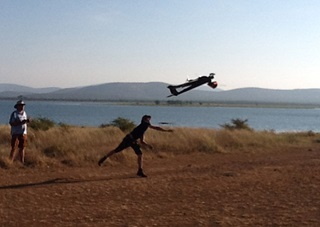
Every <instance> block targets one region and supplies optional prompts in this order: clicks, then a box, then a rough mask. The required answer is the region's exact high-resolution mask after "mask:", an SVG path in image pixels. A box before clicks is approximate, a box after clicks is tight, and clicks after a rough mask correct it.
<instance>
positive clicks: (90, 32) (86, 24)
mask: <svg viewBox="0 0 320 227" xmlns="http://www.w3.org/2000/svg"><path fill="white" fill-rule="evenodd" d="M211 72H214V73H216V80H217V81H218V82H219V84H220V85H221V88H222V89H234V88H240V87H263V88H276V89H295V88H320V1H319V0H113V1H109V0H0V83H16V84H21V85H27V86H32V87H49V86H58V87H75V86H83V85H93V84H100V83H109V82H150V81H161V82H166V83H170V84H178V83H180V82H184V81H185V80H186V79H187V78H190V79H191V78H194V77H198V76H200V75H208V74H209V73H211Z"/></svg>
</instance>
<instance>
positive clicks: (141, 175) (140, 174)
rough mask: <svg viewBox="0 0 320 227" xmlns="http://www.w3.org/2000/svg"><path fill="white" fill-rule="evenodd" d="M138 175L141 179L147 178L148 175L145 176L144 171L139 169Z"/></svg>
mask: <svg viewBox="0 0 320 227" xmlns="http://www.w3.org/2000/svg"><path fill="white" fill-rule="evenodd" d="M137 175H138V176H139V177H147V175H145V174H144V173H143V171H142V169H139V170H138V172H137Z"/></svg>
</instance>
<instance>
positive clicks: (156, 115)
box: [0, 101, 320, 132]
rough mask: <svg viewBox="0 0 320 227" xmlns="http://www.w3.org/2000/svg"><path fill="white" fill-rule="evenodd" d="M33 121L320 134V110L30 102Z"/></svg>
mask: <svg viewBox="0 0 320 227" xmlns="http://www.w3.org/2000/svg"><path fill="white" fill-rule="evenodd" d="M14 104H15V102H14V101H0V124H7V123H8V120H9V116H10V114H11V112H12V111H13V110H14V108H13V106H14ZM26 111H27V114H28V116H29V117H33V118H37V117H45V118H49V119H51V120H53V121H55V122H56V123H66V124H71V125H79V126H100V125H101V124H105V123H110V122H111V121H112V120H114V119H116V118H117V117H123V118H126V119H130V120H131V121H133V122H135V123H136V124H138V123H139V121H140V118H141V116H142V115H144V114H149V115H151V116H152V123H153V124H154V125H159V124H161V123H162V122H166V123H168V125H169V126H172V127H202V128H220V125H222V124H225V123H230V122H231V119H236V118H239V119H243V120H244V119H248V124H249V126H250V127H252V128H254V129H256V130H275V131H277V132H283V131H309V130H312V131H314V132H320V109H286V108H283V109H282V108H240V107H170V106H169V107H168V106H165V107H163V106H131V105H115V104H109V103H95V102H47V101H46V102H44V101H27V105H26Z"/></svg>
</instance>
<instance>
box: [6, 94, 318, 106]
mask: <svg viewBox="0 0 320 227" xmlns="http://www.w3.org/2000/svg"><path fill="white" fill-rule="evenodd" d="M18 99H23V100H28V101H39V102H83V103H108V104H112V105H133V106H178V107H180V106H190V107H193V106H194V107H199V106H202V107H240V108H289V109H290V108H291V109H314V108H320V104H315V103H282V102H279V103H275V102H274V103H272V102H247V101H242V102H241V101H235V102H230V101H226V102H221V101H219V102H209V101H187V100H174V99H171V100H107V99H104V100H97V99H94V100H91V99H31V98H27V97H16V98H12V97H10V98H0V101H1V100H2V101H12V100H18Z"/></svg>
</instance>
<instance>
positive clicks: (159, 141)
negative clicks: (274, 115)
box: [0, 125, 320, 168]
mask: <svg viewBox="0 0 320 227" xmlns="http://www.w3.org/2000/svg"><path fill="white" fill-rule="evenodd" d="M124 136H125V133H124V132H122V131H121V130H120V129H119V128H118V127H112V126H109V127H75V126H66V125H63V126H59V125H55V126H54V127H51V128H49V129H48V130H45V131H44V130H35V129H32V128H29V133H28V146H27V149H26V165H27V166H29V167H43V166H61V165H64V166H90V165H96V164H97V160H98V159H99V158H100V157H101V156H102V155H103V154H105V153H106V152H108V151H110V150H111V149H113V148H115V147H116V146H117V145H118V144H119V143H120V142H121V140H122V138H123V137H124ZM145 140H146V142H148V143H150V144H152V145H153V147H154V149H153V150H152V151H151V150H148V149H147V148H145V147H142V149H143V150H144V154H146V155H147V157H148V156H154V157H172V156H174V155H180V154H190V153H193V152H202V153H207V154H208V153H228V152H281V151H282V150H290V149H291V148H293V147H301V148H308V147H311V146H313V145H314V144H315V143H319V141H320V136H319V134H317V133H312V132H305V133H274V132H269V131H262V132H255V131H250V130H231V131H230V130H227V129H220V130H215V129H195V128H174V132H173V133H166V132H159V131H155V130H152V129H149V130H148V131H147V132H146V134H145ZM9 152H10V127H9V126H8V125H2V126H0V168H11V167H13V166H15V165H16V164H12V163H11V162H10V161H9V159H8V156H9ZM132 159H135V154H134V152H133V151H131V149H130V148H129V149H128V150H126V151H124V152H122V153H120V154H117V155H115V156H112V157H111V160H108V162H110V163H111V164H117V163H125V162H127V161H128V163H135V161H134V162H132ZM17 163H18V162H17Z"/></svg>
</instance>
